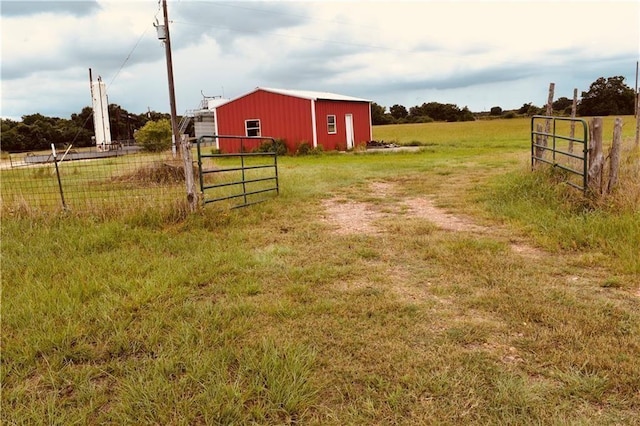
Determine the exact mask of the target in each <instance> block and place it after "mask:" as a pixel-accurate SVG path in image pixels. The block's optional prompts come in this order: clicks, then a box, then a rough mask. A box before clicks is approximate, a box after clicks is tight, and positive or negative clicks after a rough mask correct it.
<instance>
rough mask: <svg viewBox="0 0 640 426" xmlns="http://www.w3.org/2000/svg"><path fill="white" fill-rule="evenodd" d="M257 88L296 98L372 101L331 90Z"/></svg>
mask: <svg viewBox="0 0 640 426" xmlns="http://www.w3.org/2000/svg"><path fill="white" fill-rule="evenodd" d="M257 90H264V91H265V92H271V93H279V94H281V95H287V96H293V97H295V98H303V99H311V100H314V101H317V100H318V99H322V100H330V101H352V102H371V101H370V100H368V99H362V98H354V97H353V96H345V95H339V94H337V93H330V92H314V91H312V90H289V89H274V88H271V87H256V91H257Z"/></svg>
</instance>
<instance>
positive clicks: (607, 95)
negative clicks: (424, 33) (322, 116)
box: [371, 76, 636, 125]
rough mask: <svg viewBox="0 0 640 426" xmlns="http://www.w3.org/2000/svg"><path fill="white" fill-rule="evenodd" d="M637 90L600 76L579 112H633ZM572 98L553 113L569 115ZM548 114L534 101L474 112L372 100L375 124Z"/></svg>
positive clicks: (584, 96)
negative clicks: (505, 108)
mask: <svg viewBox="0 0 640 426" xmlns="http://www.w3.org/2000/svg"><path fill="white" fill-rule="evenodd" d="M635 99H636V93H635V91H634V90H633V89H631V88H630V87H628V86H627V85H626V84H625V83H624V77H622V76H615V77H609V78H604V77H600V78H598V79H597V80H596V81H594V82H593V83H591V85H590V86H589V90H588V91H586V92H582V97H581V99H580V100H579V101H578V103H577V108H576V115H578V116H581V117H592V116H606V115H631V114H634V112H635V102H636V101H635ZM572 105H573V100H572V99H569V98H566V97H561V98H558V99H557V100H556V101H554V102H553V104H552V108H553V114H554V115H570V114H571V109H572ZM544 114H546V106H540V107H539V106H536V105H533V103H532V102H529V103H525V104H523V105H522V106H521V107H520V108H519V109H516V110H507V111H504V110H503V109H502V108H501V107H499V106H494V107H492V108H491V109H490V110H489V111H488V114H487V113H472V112H471V111H469V108H467V107H466V106H465V107H464V108H460V107H458V106H457V105H455V104H442V103H438V102H429V103H423V104H422V105H416V106H413V107H411V108H409V109H408V110H407V108H406V107H405V106H403V105H398V104H395V105H393V106H391V107H390V108H389V111H387V108H386V107H384V106H382V105H378V104H377V103H375V102H372V103H371V122H372V124H373V125H381V124H403V123H429V122H432V121H449V122H452V121H473V120H475V119H476V118H478V117H480V116H482V115H489V116H492V117H503V118H514V117H517V116H532V115H544Z"/></svg>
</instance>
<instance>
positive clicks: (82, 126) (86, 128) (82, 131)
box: [0, 104, 170, 152]
mask: <svg viewBox="0 0 640 426" xmlns="http://www.w3.org/2000/svg"><path fill="white" fill-rule="evenodd" d="M169 117H170V115H169V114H167V113H160V112H156V111H149V112H146V113H142V114H132V113H130V112H129V111H127V110H126V109H124V108H122V107H121V106H120V105H117V104H109V127H110V128H111V139H113V140H127V139H133V134H134V132H135V131H136V130H138V129H140V128H142V127H143V126H144V125H145V124H146V123H147V122H149V121H158V120H161V119H168V118H169ZM1 126H2V128H1V129H0V130H1V132H2V151H7V152H21V151H35V150H45V149H49V148H50V147H51V144H52V143H53V144H55V145H56V146H58V147H60V146H66V145H69V144H72V145H73V146H75V147H86V146H92V145H95V142H94V141H93V139H92V137H93V135H94V127H93V109H92V108H91V107H89V106H87V107H84V108H83V109H82V111H80V112H79V113H73V114H71V117H70V118H69V119H65V118H59V117H47V116H44V115H42V114H40V113H35V114H28V115H23V116H22V120H21V121H15V120H10V119H4V118H3V119H2V121H1Z"/></svg>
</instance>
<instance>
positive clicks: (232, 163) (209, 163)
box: [196, 136, 280, 208]
mask: <svg viewBox="0 0 640 426" xmlns="http://www.w3.org/2000/svg"><path fill="white" fill-rule="evenodd" d="M221 139H229V140H234V141H238V142H239V152H237V153H228V154H227V153H220V152H219V149H218V148H217V147H218V146H219V141H220V140H221ZM245 140H251V141H252V142H255V141H260V142H262V143H263V144H264V143H267V144H268V143H269V142H270V143H271V147H274V151H275V139H274V138H270V137H260V136H255V137H254V136H252V137H245V136H201V137H199V138H198V139H197V140H196V145H197V150H198V175H199V180H200V194H201V199H202V203H203V205H206V204H208V203H215V202H223V201H230V202H231V203H230V206H229V207H230V208H238V207H245V206H248V205H251V204H256V203H260V202H262V201H266V200H267V199H268V198H266V197H263V195H265V194H267V193H275V194H276V195H277V194H279V193H280V188H279V186H278V155H277V153H276V152H274V151H269V152H244V149H245V147H244V141H245ZM211 142H213V143H211ZM207 143H209V144H210V145H209V146H210V147H211V152H210V153H209V154H206V153H204V152H203V151H204V149H205V147H206V145H207ZM234 200H240V203H239V204H238V203H233V201H234Z"/></svg>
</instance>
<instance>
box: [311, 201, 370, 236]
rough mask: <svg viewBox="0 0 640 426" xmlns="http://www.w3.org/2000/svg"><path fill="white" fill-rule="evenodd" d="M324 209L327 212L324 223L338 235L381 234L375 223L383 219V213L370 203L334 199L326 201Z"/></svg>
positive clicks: (323, 217) (323, 218)
mask: <svg viewBox="0 0 640 426" xmlns="http://www.w3.org/2000/svg"><path fill="white" fill-rule="evenodd" d="M322 207H323V208H324V210H325V214H324V215H323V216H322V220H323V222H325V223H328V224H330V225H332V226H333V227H334V232H335V233H336V234H339V235H350V234H366V235H375V234H378V233H379V232H380V230H379V229H378V228H377V227H376V226H375V225H374V224H373V221H374V220H376V219H379V218H380V217H382V213H380V212H378V211H376V210H375V209H374V208H373V207H372V206H371V205H370V204H368V203H359V202H355V201H350V200H344V199H337V198H332V199H329V200H324V201H323V202H322Z"/></svg>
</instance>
